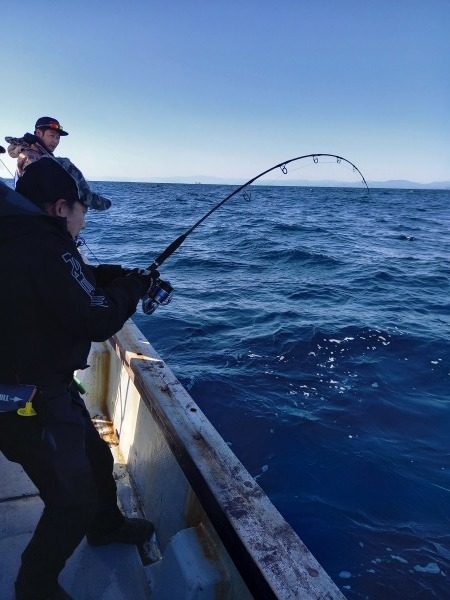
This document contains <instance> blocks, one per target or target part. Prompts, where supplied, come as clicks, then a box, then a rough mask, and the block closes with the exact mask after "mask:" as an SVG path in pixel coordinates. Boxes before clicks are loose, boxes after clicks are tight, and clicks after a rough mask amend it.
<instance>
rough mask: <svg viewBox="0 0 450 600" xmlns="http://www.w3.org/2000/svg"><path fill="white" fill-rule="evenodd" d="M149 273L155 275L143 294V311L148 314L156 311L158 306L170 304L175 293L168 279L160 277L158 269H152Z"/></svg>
mask: <svg viewBox="0 0 450 600" xmlns="http://www.w3.org/2000/svg"><path fill="white" fill-rule="evenodd" d="M149 274H151V275H153V277H152V279H151V283H150V287H149V288H148V290H147V291H146V292H145V294H144V295H143V296H142V311H143V312H144V313H145V314H146V315H151V314H152V313H154V312H155V310H156V309H157V308H158V306H166V304H169V302H170V301H171V300H172V295H173V287H172V286H171V285H170V283H169V282H168V281H164V280H163V279H160V278H159V272H158V271H157V270H156V269H151V270H150V271H149Z"/></svg>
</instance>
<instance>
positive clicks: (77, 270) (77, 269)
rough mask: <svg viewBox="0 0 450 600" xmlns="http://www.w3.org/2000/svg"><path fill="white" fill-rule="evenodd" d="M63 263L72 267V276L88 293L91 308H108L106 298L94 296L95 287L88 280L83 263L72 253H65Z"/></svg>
mask: <svg viewBox="0 0 450 600" xmlns="http://www.w3.org/2000/svg"><path fill="white" fill-rule="evenodd" d="M61 258H62V259H63V261H64V262H65V263H67V264H70V266H71V273H70V274H71V275H72V277H73V278H74V279H75V281H76V282H77V283H78V285H79V286H80V287H81V288H82V289H83V290H84V291H85V292H86V294H87V295H88V296H89V297H90V299H91V306H99V307H104V308H107V307H108V303H107V302H106V298H105V296H94V294H93V292H94V290H95V287H94V286H93V285H92V283H91V282H90V281H88V280H87V279H86V276H85V274H84V273H83V269H82V268H81V263H80V261H79V260H77V259H76V258H75V257H74V256H72V254H70V252H65V253H64V254H63V255H62V257H61Z"/></svg>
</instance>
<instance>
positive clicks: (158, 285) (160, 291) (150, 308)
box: [142, 154, 369, 314]
mask: <svg viewBox="0 0 450 600" xmlns="http://www.w3.org/2000/svg"><path fill="white" fill-rule="evenodd" d="M321 156H325V157H329V158H335V159H336V161H337V163H338V164H339V163H341V162H345V163H347V164H349V165H350V166H351V167H352V168H353V171H355V172H356V173H358V174H359V176H360V177H361V179H362V181H363V183H364V185H365V187H366V189H367V191H369V186H368V185H367V182H366V180H365V178H364V175H363V174H362V173H361V171H360V170H359V169H358V167H357V166H356V165H354V164H353V163H352V162H350V161H349V160H347V159H346V158H344V157H343V156H338V155H337V154H305V155H303V156H297V157H296V158H290V159H289V160H284V161H283V162H281V163H278V164H277V165H274V166H273V167H270V169H266V170H265V171H262V173H259V174H258V175H256V176H255V177H252V179H249V180H248V181H246V182H245V183H243V184H242V185H240V186H239V187H237V188H236V189H235V190H233V191H232V192H231V194H228V196H226V198H224V199H223V200H221V201H220V202H219V203H218V204H216V205H215V206H213V207H212V208H211V209H210V210H209V211H208V212H207V213H205V214H204V215H203V217H201V218H200V219H199V220H198V221H197V222H196V223H194V224H193V225H192V227H190V228H189V229H188V230H187V231H185V232H184V233H182V234H181V235H180V236H178V237H177V238H176V239H175V240H174V241H173V242H172V243H171V244H169V245H168V246H167V248H166V249H165V250H164V251H163V252H161V254H160V255H159V256H158V257H157V258H155V260H154V261H153V263H152V264H151V265H150V266H149V267H148V270H149V271H150V272H155V271H157V269H158V267H160V266H161V265H162V264H163V263H164V262H165V261H166V260H167V259H168V258H169V257H170V256H172V254H173V253H174V252H175V251H176V250H178V248H179V247H180V246H181V244H183V242H184V241H185V239H186V238H187V237H188V236H189V235H190V234H191V233H192V232H193V231H194V230H195V229H197V227H198V226H199V225H201V224H202V223H203V221H205V219H207V218H208V217H209V216H210V215H212V213H213V212H215V211H216V210H217V209H218V208H220V207H221V206H222V205H223V204H225V202H228V200H231V198H233V196H236V194H239V192H241V191H242V190H243V189H245V188H246V187H247V186H249V185H251V184H252V183H254V182H255V181H256V180H257V179H260V178H261V177H263V176H264V175H267V173H270V172H271V171H275V169H281V172H282V173H283V175H286V174H287V172H288V170H287V166H286V165H288V164H290V163H293V162H296V161H299V160H303V159H305V158H312V159H313V162H314V163H318V162H319V157H321ZM172 293H173V288H172V286H171V285H170V283H169V282H168V281H163V280H162V279H159V277H157V278H156V279H155V282H154V284H153V285H152V286H151V288H150V289H149V291H148V292H147V294H146V295H145V297H144V298H143V300H142V309H143V311H144V312H145V313H146V314H151V313H152V312H154V311H155V310H156V308H157V307H158V306H159V305H160V304H163V305H164V304H168V303H169V302H170V300H171V298H172Z"/></svg>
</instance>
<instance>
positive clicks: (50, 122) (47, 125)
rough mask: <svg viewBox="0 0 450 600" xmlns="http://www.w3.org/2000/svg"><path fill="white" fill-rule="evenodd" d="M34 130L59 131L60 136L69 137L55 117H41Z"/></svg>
mask: <svg viewBox="0 0 450 600" xmlns="http://www.w3.org/2000/svg"><path fill="white" fill-rule="evenodd" d="M34 128H35V129H53V130H54V131H57V132H58V133H59V135H69V134H68V133H67V131H64V129H63V128H62V127H61V125H60V124H59V121H57V120H56V119H54V118H53V117H40V118H39V119H38V120H37V121H36V125H35V126H34Z"/></svg>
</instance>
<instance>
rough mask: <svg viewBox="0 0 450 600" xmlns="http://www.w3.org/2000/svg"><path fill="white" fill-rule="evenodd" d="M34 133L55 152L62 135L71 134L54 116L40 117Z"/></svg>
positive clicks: (49, 149) (48, 148)
mask: <svg viewBox="0 0 450 600" xmlns="http://www.w3.org/2000/svg"><path fill="white" fill-rule="evenodd" d="M34 135H36V136H37V137H38V138H40V139H41V142H43V143H44V145H45V147H46V148H47V150H48V151H49V152H51V153H52V154H53V152H54V151H55V150H56V147H57V146H58V144H59V140H60V137H61V136H62V135H69V134H68V133H67V131H64V129H63V128H62V127H61V125H60V124H59V121H57V119H54V118H53V117H40V118H39V119H38V120H37V121H36V124H35V126H34Z"/></svg>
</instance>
